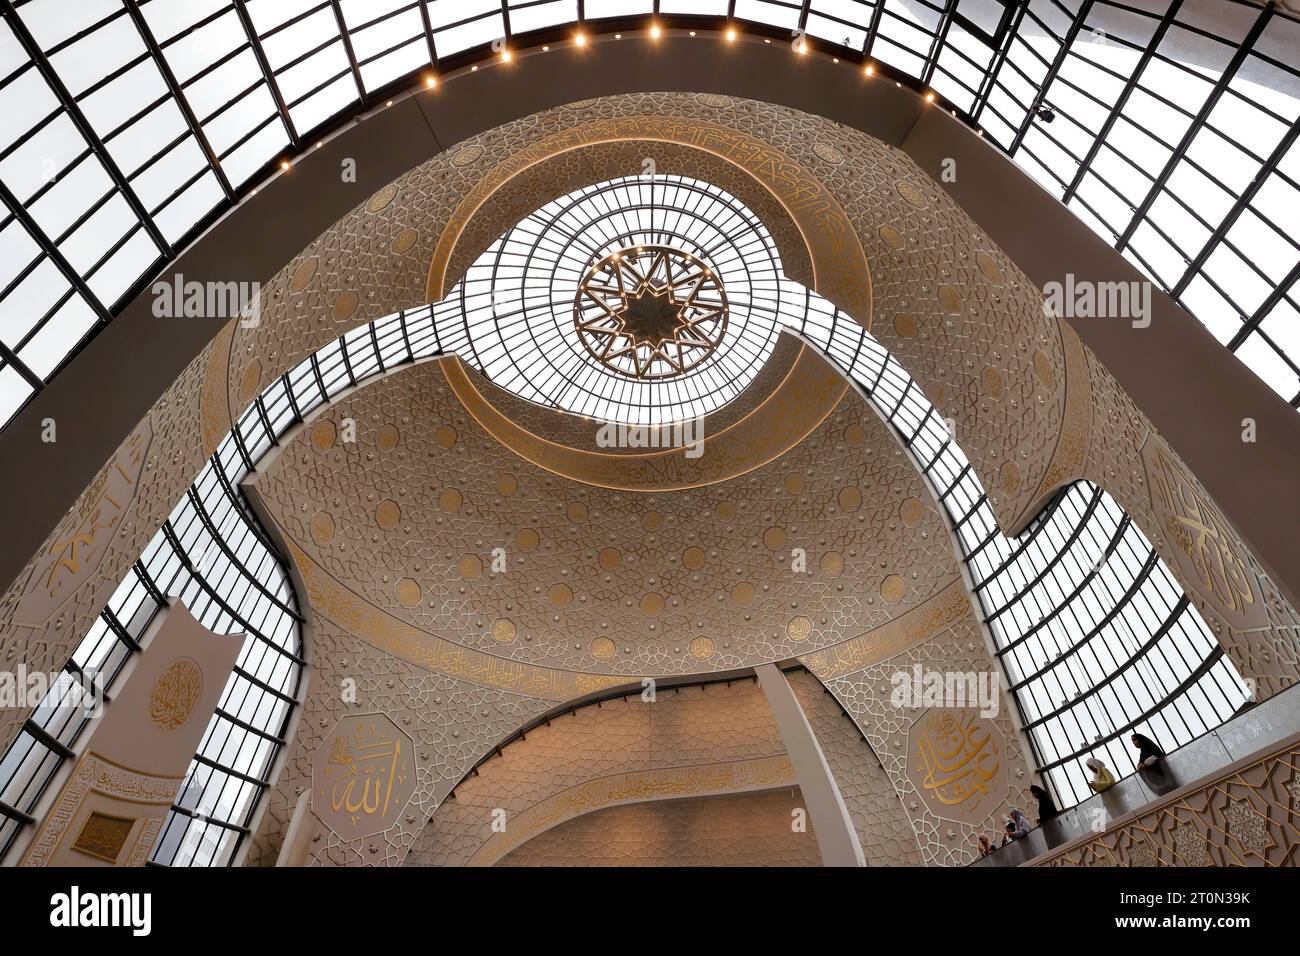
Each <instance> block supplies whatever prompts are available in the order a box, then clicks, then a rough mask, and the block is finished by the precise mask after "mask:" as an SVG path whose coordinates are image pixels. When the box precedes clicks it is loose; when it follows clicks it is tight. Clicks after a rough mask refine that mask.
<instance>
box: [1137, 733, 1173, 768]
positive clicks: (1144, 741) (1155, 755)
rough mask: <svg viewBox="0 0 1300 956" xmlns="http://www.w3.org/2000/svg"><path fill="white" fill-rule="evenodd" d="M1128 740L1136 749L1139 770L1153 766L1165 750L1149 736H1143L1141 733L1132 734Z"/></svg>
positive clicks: (1163, 754)
mask: <svg viewBox="0 0 1300 956" xmlns="http://www.w3.org/2000/svg"><path fill="white" fill-rule="evenodd" d="M1129 741H1130V742H1131V743H1132V744H1133V746H1134V747H1136V748H1137V749H1138V765H1137V768H1138V769H1139V770H1145V769H1147V768H1148V767H1154V766H1155V765H1156V764H1157V763H1159V762H1160V761H1161V760H1163V759H1164V756H1165V752H1164V751H1163V750H1161V749H1160V747H1159V746H1158V745H1157V744H1156V742H1155V741H1154V740H1152V739H1151V738H1150V737H1144V736H1143V735H1142V734H1133V736H1131V737H1129Z"/></svg>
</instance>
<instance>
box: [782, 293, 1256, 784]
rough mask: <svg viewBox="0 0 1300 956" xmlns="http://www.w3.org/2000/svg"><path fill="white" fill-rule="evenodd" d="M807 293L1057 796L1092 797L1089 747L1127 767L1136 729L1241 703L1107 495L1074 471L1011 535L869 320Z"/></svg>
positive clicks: (1238, 684)
mask: <svg viewBox="0 0 1300 956" xmlns="http://www.w3.org/2000/svg"><path fill="white" fill-rule="evenodd" d="M806 294H807V297H808V304H807V308H806V309H805V310H803V311H802V313H801V315H798V316H793V315H792V316H788V317H787V321H788V322H789V326H790V328H791V329H792V330H793V331H795V332H797V333H798V334H799V335H800V336H801V337H803V338H804V339H806V340H807V341H809V342H811V343H813V344H815V345H817V346H818V347H819V348H821V349H822V350H823V351H824V352H825V353H826V354H827V355H828V356H830V357H831V358H832V359H834V360H835V361H836V362H837V364H839V365H840V367H841V368H845V369H850V370H851V371H850V376H851V377H852V379H853V381H854V382H855V383H856V384H857V386H858V387H859V389H860V390H861V391H862V392H863V394H864V395H866V396H867V397H868V398H869V399H870V400H871V402H872V404H873V405H874V406H875V408H876V409H877V411H878V412H879V413H880V415H881V416H882V417H883V418H884V419H885V421H886V422H888V423H889V425H890V426H891V427H892V428H893V429H894V431H895V433H896V434H897V436H898V438H899V441H900V442H901V443H902V444H903V446H904V447H905V448H907V449H908V451H909V453H910V454H911V455H912V457H913V460H914V461H915V462H916V465H917V467H918V468H919V469H920V471H921V474H922V475H923V476H924V478H925V479H926V481H927V482H928V483H929V485H930V487H931V490H932V491H933V492H934V494H935V497H936V498H937V499H938V501H939V502H940V504H942V505H943V509H944V512H945V514H946V516H947V518H948V522H949V524H950V526H951V528H952V530H953V532H954V536H955V538H956V542H957V545H958V548H959V550H960V554H961V557H962V561H963V563H964V564H965V567H966V571H967V573H968V575H969V583H970V584H971V586H972V588H973V589H974V592H975V595H976V597H977V598H978V600H979V605H980V608H981V609H982V611H983V613H984V623H985V624H986V626H987V627H988V628H989V631H990V633H991V635H992V638H993V643H994V646H995V649H996V653H997V656H998V658H999V660H1000V661H1001V663H1002V668H1003V671H1004V673H1005V676H1006V679H1007V682H1008V686H1009V687H1010V688H1011V689H1012V690H1013V691H1014V697H1015V701H1016V705H1017V707H1018V708H1019V710H1020V715H1019V716H1020V726H1021V727H1022V728H1023V729H1024V730H1025V731H1026V734H1027V735H1028V738H1029V743H1030V746H1031V747H1032V749H1033V753H1034V759H1035V762H1036V764H1037V766H1038V768H1039V769H1040V770H1041V771H1042V773H1043V776H1044V778H1045V779H1046V781H1047V783H1048V786H1049V787H1050V789H1051V790H1052V791H1053V792H1054V795H1055V798H1056V801H1057V806H1059V807H1061V808H1062V809H1065V808H1067V807H1070V806H1073V805H1074V804H1075V803H1078V802H1079V801H1080V800H1082V799H1084V798H1086V797H1088V796H1090V795H1091V791H1090V790H1089V789H1088V787H1087V781H1088V780H1089V779H1091V773H1090V772H1088V771H1087V770H1086V769H1085V768H1084V766H1083V764H1084V761H1085V760H1086V759H1087V758H1088V757H1089V756H1092V755H1094V754H1095V755H1097V756H1099V757H1100V758H1101V759H1102V760H1104V761H1105V762H1106V764H1107V765H1108V766H1109V767H1110V768H1111V770H1112V771H1114V772H1115V775H1116V777H1117V778H1119V777H1123V776H1127V775H1129V774H1131V773H1133V772H1134V770H1135V761H1134V756H1135V753H1136V752H1135V751H1134V749H1133V748H1132V747H1131V746H1130V745H1129V743H1128V734H1129V733H1130V732H1131V731H1137V732H1139V733H1145V734H1147V735H1148V736H1150V737H1152V738H1154V739H1156V740H1159V741H1160V742H1161V743H1162V744H1163V746H1164V748H1165V749H1166V751H1169V750H1172V749H1174V748H1175V747H1178V746H1181V745H1183V744H1185V743H1187V742H1188V741H1190V740H1192V739H1194V738H1195V737H1198V736H1200V735H1201V734H1203V733H1205V732H1206V731H1209V730H1212V729H1213V728H1215V727H1217V726H1218V725H1219V724H1221V723H1222V722H1223V721H1225V720H1227V719H1228V718H1229V717H1231V716H1232V715H1233V714H1234V713H1236V712H1237V710H1238V709H1239V708H1240V707H1242V706H1243V705H1244V704H1246V703H1247V702H1248V701H1249V699H1250V696H1249V692H1248V689H1247V687H1246V685H1245V683H1244V682H1243V681H1242V679H1241V677H1240V675H1239V674H1238V673H1237V670H1236V668H1235V667H1234V666H1233V664H1232V662H1231V661H1230V660H1229V659H1228V657H1227V656H1226V655H1225V654H1224V653H1223V649H1222V647H1221V646H1220V645H1219V643H1218V641H1217V640H1216V639H1215V638H1214V635H1213V634H1212V633H1211V632H1210V630H1209V628H1208V627H1207V626H1206V625H1205V622H1204V621H1203V620H1202V619H1201V617H1200V615H1199V614H1198V613H1197V612H1196V610H1195V608H1193V607H1192V606H1191V604H1190V603H1189V601H1188V599H1187V597H1186V595H1184V594H1183V592H1182V589H1181V587H1180V586H1179V585H1178V583H1177V581H1176V580H1175V579H1174V577H1173V575H1172V574H1171V573H1170V572H1169V570H1168V568H1167V567H1166V566H1165V564H1164V562H1163V561H1162V560H1161V559H1160V557H1159V555H1157V554H1156V552H1155V550H1154V549H1153V548H1152V547H1151V543H1150V542H1149V541H1148V540H1147V539H1146V537H1145V536H1144V535H1143V534H1142V532H1141V531H1140V530H1138V527H1137V525H1135V524H1133V522H1132V521H1131V520H1130V519H1129V517H1128V516H1127V515H1126V514H1125V513H1124V511H1123V509H1122V508H1120V507H1119V505H1118V504H1116V503H1115V501H1114V500H1113V499H1112V498H1111V497H1110V495H1108V494H1106V493H1105V492H1104V491H1102V490H1101V489H1100V488H1098V487H1096V486H1095V485H1092V484H1091V483H1089V482H1078V483H1076V484H1074V485H1072V486H1070V487H1068V488H1065V489H1062V490H1061V491H1060V492H1059V493H1058V494H1057V495H1056V497H1055V498H1054V499H1053V500H1052V502H1051V503H1050V504H1049V505H1048V506H1047V507H1046V508H1044V509H1043V511H1042V513H1041V514H1040V515H1039V516H1038V517H1037V518H1036V519H1035V520H1034V522H1033V523H1032V524H1031V525H1030V527H1029V528H1028V529H1026V530H1025V531H1024V533H1022V534H1021V535H1020V536H1019V537H1017V538H1008V537H1006V536H1005V535H1003V534H1002V532H1001V531H1000V530H999V529H998V526H997V520H996V518H995V516H994V514H993V509H992V507H991V506H990V505H989V502H988V496H987V495H986V494H985V493H984V489H983V487H982V486H981V485H980V483H979V480H978V479H977V478H976V477H975V473H974V471H973V470H972V468H971V465H970V462H969V461H968V460H967V459H966V456H965V455H964V454H963V453H962V451H961V448H960V447H959V445H958V443H957V441H956V440H955V439H954V437H953V435H952V434H951V433H950V431H949V428H948V425H947V423H945V422H944V420H943V419H942V418H940V417H939V415H938V413H937V412H936V410H935V408H934V406H933V405H932V404H930V401H929V399H927V398H926V397H925V394H924V393H923V392H922V390H921V388H920V386H918V385H917V384H916V382H915V381H914V380H913V379H912V377H911V376H910V375H908V374H907V372H906V370H905V369H903V367H902V366H901V365H899V364H898V362H897V361H896V360H895V359H894V358H893V356H892V355H890V353H889V352H888V351H886V350H885V349H884V348H883V347H882V346H881V345H880V343H878V342H877V341H876V340H875V339H874V338H873V337H872V336H871V334H870V333H868V332H866V331H864V330H863V329H862V327H861V326H859V325H858V324H857V323H856V322H854V321H853V320H852V319H851V318H849V317H848V316H845V315H843V314H842V313H840V312H839V311H838V310H836V309H835V308H834V307H833V306H831V305H830V304H829V303H827V302H825V301H824V300H822V299H820V297H818V296H817V295H816V294H815V293H813V292H807V293H806Z"/></svg>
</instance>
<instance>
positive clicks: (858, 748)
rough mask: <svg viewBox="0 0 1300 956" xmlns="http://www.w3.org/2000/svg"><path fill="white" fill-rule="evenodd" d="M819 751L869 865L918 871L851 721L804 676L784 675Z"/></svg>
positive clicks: (890, 789) (912, 840)
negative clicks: (909, 867)
mask: <svg viewBox="0 0 1300 956" xmlns="http://www.w3.org/2000/svg"><path fill="white" fill-rule="evenodd" d="M786 679H787V680H788V681H789V682H790V687H791V688H792V689H793V690H794V694H795V697H797V698H798V699H799V706H800V707H802V708H803V712H804V715H805V716H806V717H807V718H808V724H809V726H811V727H812V730H813V734H814V735H815V736H816V737H817V744H818V746H820V747H821V748H822V754H823V755H824V756H825V757H826V764H827V766H829V767H830V768H831V775H832V776H833V777H834V778H835V783H836V785H837V786H838V787H839V789H840V796H841V797H842V798H843V799H844V805H845V806H846V807H847V808H848V811H849V817H850V819H852V820H853V828H854V829H855V830H856V831H857V833H858V842H860V843H861V844H862V852H863V853H864V854H866V857H867V863H868V864H869V865H870V866H921V865H922V864H923V863H924V862H925V861H924V860H923V859H922V857H921V850H920V847H919V845H918V844H917V840H916V833H915V832H914V831H913V829H912V821H911V817H910V816H909V814H908V813H907V811H906V809H905V808H904V807H903V804H902V801H901V799H900V798H899V795H898V791H897V790H895V789H894V783H893V781H892V780H891V779H890V778H889V775H888V774H887V773H885V768H884V766H883V765H882V764H881V763H880V758H879V757H877V756H876V753H875V751H874V750H872V749H871V747H870V746H869V745H868V744H866V743H865V742H863V740H862V735H861V733H859V731H858V728H857V725H856V724H855V722H854V721H853V720H852V719H851V718H850V717H849V716H848V715H847V714H846V713H845V712H844V709H843V708H842V707H840V705H839V703H838V701H837V700H836V698H835V697H833V696H832V695H831V694H830V693H829V692H828V691H827V690H826V688H825V687H823V686H822V683H821V681H819V680H817V678H815V677H813V676H812V674H809V673H808V672H807V671H790V672H788V673H787V674H786Z"/></svg>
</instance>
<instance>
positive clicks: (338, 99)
mask: <svg viewBox="0 0 1300 956" xmlns="http://www.w3.org/2000/svg"><path fill="white" fill-rule="evenodd" d="M581 6H582V10H583V12H584V13H585V16H586V18H587V19H588V20H592V21H600V20H601V19H603V18H607V17H615V16H637V15H648V14H652V13H653V12H655V11H659V12H660V13H661V14H663V15H673V16H674V17H682V18H683V22H694V21H693V20H692V18H698V23H699V24H700V26H701V27H712V28H715V29H716V28H719V27H721V26H722V25H723V24H724V21H723V20H722V19H720V18H722V17H725V16H726V14H727V12H728V8H729V6H731V5H729V4H728V3H727V2H725V0H696V2H687V0H661V2H660V3H658V4H655V3H653V2H652V0H587V2H585V3H584V4H582V5H581ZM578 12H579V4H578V2H577V0H543V2H537V0H524V2H507V3H505V4H503V3H501V2H500V0H77V2H75V3H74V2H67V0H0V14H2V15H3V21H2V22H0V110H2V111H3V115H4V116H5V122H4V123H3V124H0V184H2V185H3V187H4V192H3V193H0V198H3V199H4V203H5V212H4V219H3V222H2V223H0V224H2V225H3V226H4V228H5V229H6V230H8V229H9V228H11V227H12V228H16V229H18V230H19V231H21V232H22V233H24V234H26V235H27V236H28V239H27V241H28V242H31V243H34V244H35V246H36V247H37V249H38V250H39V252H38V253H37V255H38V256H39V257H40V258H41V259H42V261H45V260H46V259H48V260H49V262H48V267H44V268H34V269H32V270H30V271H29V272H28V273H27V275H26V276H24V277H22V278H21V279H15V278H14V277H11V278H10V279H9V280H7V281H5V282H4V283H3V284H0V341H4V342H6V348H8V349H10V351H9V352H8V353H0V382H9V383H10V385H9V386H6V388H7V389H8V390H7V391H5V392H4V393H3V394H2V395H0V425H2V424H4V423H6V422H8V420H9V419H10V418H11V417H12V415H13V414H14V412H15V411H16V410H17V409H18V408H19V407H21V403H22V402H25V401H27V400H28V399H29V398H30V396H31V395H33V394H35V393H36V392H37V391H39V389H40V388H42V387H43V386H44V384H45V381H46V377H47V376H46V375H45V374H37V373H36V372H35V370H34V369H32V368H29V367H26V366H25V365H24V364H23V361H22V357H21V355H19V354H16V353H14V352H13V351H12V346H11V345H10V344H8V339H17V340H23V339H24V337H30V338H32V339H34V338H35V337H36V335H37V334H38V331H39V330H40V329H41V328H43V326H44V325H45V324H46V323H48V322H51V321H53V320H54V318H55V315H56V314H60V315H61V314H62V313H59V312H58V310H59V308H60V307H61V306H62V304H63V301H64V298H63V297H64V296H65V295H72V296H74V297H76V298H77V299H78V300H79V301H81V302H82V304H83V305H84V306H85V307H88V308H89V309H90V310H91V311H92V312H93V313H94V314H95V315H96V321H95V322H94V323H92V324H91V326H90V330H91V331H92V332H93V331H94V330H95V329H98V328H100V327H102V325H103V324H104V323H105V322H107V321H109V320H111V318H112V316H113V315H114V314H115V313H116V312H117V311H118V310H120V309H121V308H122V307H123V306H124V305H125V299H126V298H128V297H129V296H130V295H131V294H133V293H134V292H135V290H138V289H140V288H143V287H144V286H145V285H147V283H148V281H149V280H150V279H151V278H152V276H153V275H154V274H155V273H156V271H157V270H158V269H159V268H160V266H161V265H162V264H163V263H165V262H166V261H167V260H168V259H169V258H171V256H172V255H174V252H175V250H176V249H177V248H178V247H181V246H183V245H184V244H185V242H186V241H188V240H189V239H191V238H193V237H194V236H196V235H197V234H198V232H199V231H200V230H201V229H203V228H205V227H206V225H207V224H208V223H210V222H211V221H212V219H213V218H214V217H215V216H216V215H218V214H219V213H220V212H222V211H224V210H226V209H229V208H230V207H231V206H232V205H233V204H234V203H236V202H238V201H239V200H240V198H241V197H242V196H243V195H245V194H246V193H247V192H248V191H249V190H250V189H252V188H253V187H255V186H256V185H257V183H258V182H259V181H260V180H261V179H263V178H264V177H265V176H266V175H268V174H269V173H270V172H271V171H272V170H274V169H275V166H276V163H277V162H278V161H279V160H280V159H281V158H284V157H286V156H289V155H292V154H293V153H296V152H298V151H300V150H301V149H303V148H304V145H305V144H306V145H310V143H311V142H313V141H314V138H315V134H317V133H318V132H319V131H320V130H321V129H322V128H323V127H325V126H326V125H329V124H332V123H336V122H338V121H339V119H340V117H341V116H342V115H344V114H346V113H347V112H349V111H351V110H355V109H358V108H363V107H364V108H368V107H371V106H373V105H374V103H373V102H372V97H375V98H377V97H378V96H380V95H386V92H387V91H389V90H391V89H392V88H393V87H395V86H401V85H404V84H410V85H414V84H418V83H421V82H422V75H423V74H424V73H425V71H427V70H428V69H429V68H430V66H433V67H435V68H436V67H437V60H438V59H441V58H444V57H447V56H452V55H456V54H459V53H463V52H464V51H466V50H471V49H478V48H484V49H486V48H487V47H486V45H487V44H490V43H491V42H492V41H494V40H497V39H499V38H507V37H509V38H510V39H511V41H512V42H514V43H516V44H517V45H522V43H523V42H525V40H524V36H523V35H525V34H527V33H528V32H529V31H532V30H539V29H544V28H551V27H555V26H558V25H563V24H566V23H570V22H574V21H575V20H576V19H577V17H578ZM732 12H733V14H734V19H733V21H732V22H733V23H734V24H735V25H736V26H738V27H739V28H741V29H744V28H745V24H746V23H747V22H752V23H756V24H763V25H765V26H766V28H768V29H769V30H772V29H775V30H776V31H777V34H776V35H777V36H778V37H780V36H782V35H786V34H791V35H792V32H793V31H795V30H803V31H805V32H806V33H807V34H808V35H809V36H811V37H813V38H816V40H817V42H818V44H819V45H821V46H823V47H826V48H830V49H831V51H832V52H836V53H838V54H841V55H844V56H846V57H849V58H851V59H862V58H866V59H867V60H874V61H879V62H881V63H884V64H887V65H888V66H890V67H892V68H894V69H896V70H899V71H901V72H903V73H905V74H907V75H908V76H910V77H913V78H914V79H915V80H916V81H917V82H918V83H919V84H921V85H922V86H923V87H929V88H932V89H934V90H936V91H937V92H938V93H939V94H941V95H942V96H944V97H945V98H946V99H947V100H948V101H949V102H950V104H951V106H952V107H953V108H955V109H956V110H958V111H959V115H961V116H962V117H963V118H964V119H966V120H967V121H968V122H970V123H971V124H972V125H974V126H976V127H978V128H979V129H980V130H981V131H982V132H983V133H984V135H985V136H986V138H988V139H990V140H991V141H992V142H994V143H995V144H997V145H998V146H1000V147H1001V148H1002V149H1004V150H1005V151H1007V152H1008V153H1009V154H1010V155H1011V156H1012V158H1013V159H1014V160H1015V161H1016V162H1017V163H1018V164H1019V165H1020V166H1021V167H1022V168H1023V169H1024V170H1025V171H1026V172H1027V173H1028V174H1029V175H1030V176H1032V177H1033V178H1034V179H1035V180H1036V181H1038V182H1039V184H1040V185H1042V186H1043V187H1044V188H1045V189H1047V190H1048V191H1049V192H1051V193H1052V194H1053V195H1055V196H1057V197H1058V198H1060V199H1061V200H1062V201H1063V202H1065V203H1066V204H1067V206H1068V207H1069V208H1070V209H1071V210H1072V211H1074V212H1075V213H1076V214H1077V215H1078V216H1079V218H1080V219H1081V220H1082V221H1083V222H1084V223H1086V224H1087V225H1088V226H1089V227H1090V228H1092V229H1094V230H1095V231H1096V232H1097V233H1099V234H1100V235H1101V236H1103V237H1104V238H1105V239H1106V240H1107V241H1108V242H1110V243H1112V244H1113V245H1115V247H1116V248H1117V249H1118V250H1119V251H1120V252H1121V253H1123V254H1124V255H1125V256H1126V257H1127V258H1128V259H1129V260H1130V261H1131V262H1133V263H1134V264H1135V265H1136V266H1137V267H1138V268H1139V269H1141V270H1143V271H1145V272H1147V273H1148V275H1150V276H1151V277H1152V279H1153V280H1154V281H1156V282H1158V283H1159V285H1160V286H1161V288H1162V289H1164V290H1166V291H1167V292H1169V294H1170V295H1172V296H1174V298H1176V299H1177V300H1178V301H1179V302H1180V303H1181V304H1182V305H1183V306H1184V307H1185V308H1187V309H1188V310H1189V311H1191V312H1192V313H1193V314H1194V315H1196V316H1197V318H1199V319H1200V320H1201V321H1202V322H1203V323H1204V324H1205V325H1206V326H1207V328H1209V329H1210V331H1211V332H1212V333H1213V334H1214V335H1215V336H1216V338H1218V339H1219V341H1221V342H1223V343H1224V345H1225V346H1227V347H1229V348H1231V349H1232V350H1233V351H1235V352H1236V353H1237V356H1238V357H1239V358H1240V359H1242V360H1243V361H1244V362H1246V363H1247V364H1248V365H1249V366H1250V367H1251V368H1252V369H1254V371H1255V372H1256V373H1257V374H1258V375H1259V376H1260V377H1261V379H1263V380H1264V381H1265V382H1267V383H1268V384H1269V385H1270V386H1271V387H1272V388H1274V389H1275V390H1276V391H1277V392H1278V393H1279V394H1280V395H1281V396H1282V397H1283V398H1284V399H1285V400H1286V401H1288V402H1290V403H1291V404H1292V405H1296V406H1300V370H1297V364H1296V363H1297V361H1300V359H1298V357H1297V353H1296V350H1295V339H1296V335H1297V333H1296V331H1295V329H1294V318H1295V308H1294V307H1295V294H1296V293H1295V289H1296V286H1297V278H1298V274H1297V268H1298V264H1300V245H1297V239H1296V237H1295V229H1294V227H1293V224H1294V222H1296V221H1297V218H1298V217H1300V186H1298V185H1297V183H1298V182H1300V148H1298V147H1297V138H1298V135H1300V126H1298V123H1300V19H1297V15H1296V14H1294V13H1292V12H1290V11H1287V10H1285V9H1282V8H1279V7H1261V6H1260V5H1257V4H1254V3H1250V2H1246V0H1129V2H1120V0H1028V2H1021V0H879V2H872V0H805V2H787V0H736V2H735V4H734V6H732ZM593 26H596V27H597V28H598V26H599V24H598V23H594V24H593ZM774 42H776V41H775V40H774ZM435 50H436V57H435V56H434V51H435ZM33 57H35V59H33ZM16 206H17V207H21V208H20V209H15V208H14V207H16ZM15 234H16V233H15ZM7 241H9V242H12V241H14V240H7ZM61 247H66V249H65V251H64V252H60V251H59V250H60V248H61ZM22 268H25V266H23V267H22ZM32 282H40V283H45V284H47V286H48V287H47V288H46V289H45V291H44V293H43V294H40V295H37V294H35V292H34V290H33V289H32V288H30V287H29V285H30V283H32ZM33 303H35V305H33ZM34 308H35V309H41V311H35V312H34V311H32V310H33V309H34ZM18 311H21V312H22V313H23V315H22V316H21V317H19V316H17V315H15V312H18ZM83 312H84V310H83ZM5 328H9V329H21V330H22V333H21V334H20V335H17V336H15V335H13V334H12V333H10V334H9V335H8V339H6V338H5V332H4V329H5ZM60 329H62V334H65V335H66V336H68V338H66V340H65V341H63V342H62V344H59V342H58V341H57V340H56V339H55V338H54V336H56V335H57V334H59V330H60ZM81 330H82V326H81V324H80V323H67V324H62V325H60V324H58V323H56V324H55V325H53V326H52V327H51V329H50V330H49V332H47V333H45V334H44V335H43V336H42V337H41V339H40V347H41V348H42V349H43V350H49V351H42V352H41V354H40V356H39V359H38V357H37V356H36V354H35V353H33V355H32V356H31V357H32V360H33V362H34V363H35V364H37V365H39V366H41V368H51V367H57V366H59V365H61V364H62V362H63V360H64V359H65V358H66V357H67V356H68V355H69V354H71V353H72V352H73V351H75V350H76V349H77V348H78V347H79V346H80V344H81V343H82V341H83V339H84V335H82V334H81ZM25 347H34V346H33V342H32V341H27V342H25ZM60 349H62V350H63V355H62V356H60V357H59V359H58V360H57V361H55V362H54V363H53V366H51V362H50V359H49V357H50V355H52V354H55V353H57V352H59V351H60ZM14 382H21V383H23V384H22V386H21V387H14V386H13V384H12V383H14ZM14 396H21V397H19V398H15V397H14Z"/></svg>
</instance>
